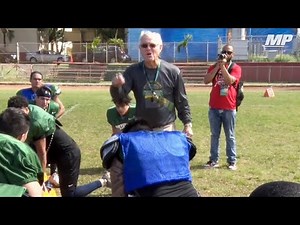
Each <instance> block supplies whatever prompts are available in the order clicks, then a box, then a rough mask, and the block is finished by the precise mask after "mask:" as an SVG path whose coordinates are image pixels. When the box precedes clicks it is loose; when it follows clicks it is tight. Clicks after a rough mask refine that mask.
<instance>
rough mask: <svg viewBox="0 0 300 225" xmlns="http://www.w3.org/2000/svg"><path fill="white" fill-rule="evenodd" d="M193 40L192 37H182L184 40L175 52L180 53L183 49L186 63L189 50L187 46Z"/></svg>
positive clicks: (189, 35)
mask: <svg viewBox="0 0 300 225" xmlns="http://www.w3.org/2000/svg"><path fill="white" fill-rule="evenodd" d="M192 39H193V35H191V34H187V35H184V39H183V41H182V42H180V43H179V44H178V46H177V51H178V52H180V49H181V48H185V54H186V62H189V49H188V44H189V42H190V41H191V40H192Z"/></svg>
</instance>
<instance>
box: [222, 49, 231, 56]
mask: <svg viewBox="0 0 300 225" xmlns="http://www.w3.org/2000/svg"><path fill="white" fill-rule="evenodd" d="M221 53H222V54H227V55H231V54H232V52H231V51H225V50H224V51H222V52H221Z"/></svg>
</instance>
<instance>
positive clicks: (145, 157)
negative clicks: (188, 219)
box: [119, 131, 192, 193]
mask: <svg viewBox="0 0 300 225" xmlns="http://www.w3.org/2000/svg"><path fill="white" fill-rule="evenodd" d="M119 140H120V143H121V146H122V157H123V160H124V185H125V191H126V192H127V193H130V192H131V191H134V190H137V189H139V188H143V187H147V186H150V185H156V184H161V183H165V182H173V181H192V176H191V171H190V164H189V161H190V156H189V154H190V151H191V148H192V146H191V143H190V142H188V140H187V137H186V135H185V134H184V133H182V132H180V131H160V132H157V131H138V132H129V133H121V134H120V135H119Z"/></svg>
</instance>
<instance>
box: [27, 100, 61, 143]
mask: <svg viewBox="0 0 300 225" xmlns="http://www.w3.org/2000/svg"><path fill="white" fill-rule="evenodd" d="M28 107H29V110H30V112H29V117H30V121H31V122H30V129H29V132H28V136H27V139H26V142H27V143H31V142H32V141H35V140H38V139H40V138H41V137H46V136H49V135H51V134H53V133H54V131H55V129H56V123H55V120H56V119H55V117H54V116H52V115H51V114H49V113H47V112H46V111H45V110H43V109H42V108H41V107H39V106H36V105H31V104H29V106H28Z"/></svg>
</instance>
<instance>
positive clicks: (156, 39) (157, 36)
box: [139, 30, 162, 45]
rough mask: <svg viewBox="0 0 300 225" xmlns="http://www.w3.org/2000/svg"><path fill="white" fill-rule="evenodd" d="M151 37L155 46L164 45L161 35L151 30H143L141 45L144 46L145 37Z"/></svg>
mask: <svg viewBox="0 0 300 225" xmlns="http://www.w3.org/2000/svg"><path fill="white" fill-rule="evenodd" d="M145 36H147V37H150V38H151V39H153V40H154V42H155V44H158V45H162V39H161V35H160V34H159V33H157V32H153V31H149V30H142V31H141V34H140V39H139V40H140V44H142V39H143V37H145Z"/></svg>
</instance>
